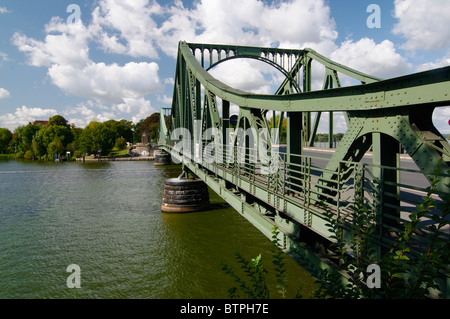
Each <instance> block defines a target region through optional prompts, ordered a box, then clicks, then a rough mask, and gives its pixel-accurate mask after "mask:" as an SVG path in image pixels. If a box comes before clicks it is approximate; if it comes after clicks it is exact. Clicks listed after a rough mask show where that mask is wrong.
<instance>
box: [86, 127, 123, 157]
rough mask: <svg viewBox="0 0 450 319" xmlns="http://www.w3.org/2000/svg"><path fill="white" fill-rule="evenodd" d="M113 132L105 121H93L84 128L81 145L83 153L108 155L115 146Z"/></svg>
mask: <svg viewBox="0 0 450 319" xmlns="http://www.w3.org/2000/svg"><path fill="white" fill-rule="evenodd" d="M114 142H115V140H113V139H112V133H111V131H110V130H109V129H108V127H107V126H106V125H104V124H103V123H99V122H95V121H92V122H91V123H89V125H88V126H86V127H85V128H84V129H83V132H82V133H81V135H80V137H79V145H80V148H81V150H82V151H83V153H87V154H98V153H100V154H101V155H108V154H109V153H110V152H111V150H112V149H113V147H114Z"/></svg>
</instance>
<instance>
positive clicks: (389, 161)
mask: <svg viewBox="0 0 450 319" xmlns="http://www.w3.org/2000/svg"><path fill="white" fill-rule="evenodd" d="M239 58H245V59H256V60H259V61H262V62H264V63H267V64H269V65H271V66H273V67H274V68H276V69H277V70H279V71H280V72H281V73H282V74H283V75H284V76H285V80H284V81H283V82H282V83H281V85H280V86H279V88H278V90H277V91H276V92H275V94H274V95H260V94H252V93H248V92H244V91H242V90H238V89H235V88H232V87H230V86H228V85H226V84H224V83H222V82H220V81H219V80H217V79H215V78H214V77H212V76H211V74H210V73H209V72H208V71H209V70H210V69H211V68H213V67H215V66H217V65H218V64H219V63H223V62H226V61H229V60H231V59H239ZM313 62H314V63H313ZM320 65H321V68H322V69H323V73H324V80H323V85H322V89H321V90H316V91H313V90H312V82H311V76H312V73H313V72H314V69H313V68H315V67H317V66H320ZM341 74H345V75H346V76H349V77H351V78H353V79H354V80H355V81H358V82H359V83H360V84H359V85H355V86H350V87H342V86H341V82H340V79H339V75H341ZM230 105H237V106H239V115H238V122H237V124H236V127H230V121H229V118H230ZM446 105H450V67H446V68H441V69H436V70H431V71H426V72H421V73H416V74H411V75H406V76H402V77H397V78H393V79H387V80H382V79H379V78H376V77H373V76H370V75H367V74H364V73H361V72H358V71H356V70H353V69H351V68H348V67H346V66H343V65H340V64H338V63H335V62H333V61H331V60H329V59H327V58H326V57H323V56H321V55H320V54H318V53H317V52H315V51H313V50H310V49H305V50H289V49H286V50H285V49H278V48H256V47H244V46H231V45H230V46H229V45H216V44H192V43H185V42H180V43H179V50H178V59H177V68H176V74H175V86H174V95H173V105H172V109H171V115H170V125H167V126H166V122H165V119H164V118H163V116H161V118H162V120H161V121H162V122H161V130H160V139H159V146H160V148H162V149H164V150H166V151H168V152H170V153H171V154H172V156H175V157H177V158H178V159H179V160H180V162H182V164H183V167H184V168H185V171H186V172H191V173H193V174H194V175H196V176H198V177H199V178H201V179H203V180H204V181H205V182H206V183H207V184H208V185H209V186H210V187H211V188H212V189H213V190H214V191H216V192H217V193H218V194H219V195H221V196H222V197H223V198H225V199H226V200H227V201H228V202H229V203H230V204H231V205H232V206H233V207H234V208H235V209H236V210H237V211H238V212H240V213H241V214H243V215H244V217H246V218H248V219H249V220H250V221H251V222H252V223H253V224H254V225H255V226H256V227H258V228H259V229H261V231H262V232H263V233H265V234H266V235H268V236H269V237H270V236H271V233H270V228H271V226H272V225H275V224H276V225H277V226H279V228H280V229H281V230H282V231H283V240H284V242H285V243H288V244H286V247H285V248H286V249H287V250H290V248H289V247H290V246H292V247H293V246H296V247H303V248H304V247H306V245H305V243H308V242H311V241H314V242H317V243H322V244H323V245H324V246H326V245H327V244H329V242H331V241H332V239H331V238H330V235H331V234H330V233H329V229H328V226H327V225H326V224H327V219H326V218H325V213H326V212H330V211H331V212H333V213H334V214H336V215H337V216H343V217H344V218H348V216H349V212H350V210H351V207H352V205H353V204H354V203H355V201H356V200H358V199H359V200H361V201H363V202H364V203H365V204H366V205H368V206H369V207H371V208H372V211H373V212H374V214H375V215H376V220H377V222H378V223H379V233H378V234H377V245H378V246H379V247H380V249H382V247H385V246H386V245H388V243H389V241H390V239H389V236H387V234H388V233H389V232H392V231H394V232H395V231H399V230H400V227H401V226H400V225H402V224H403V223H405V222H407V213H408V211H409V210H410V207H411V206H412V205H415V204H414V201H413V200H412V199H411V198H410V196H406V194H407V191H408V190H411V191H414V192H422V193H423V192H424V188H420V187H417V185H407V184H405V183H404V182H403V181H402V180H401V178H400V176H401V175H402V174H405V173H408V174H420V175H423V176H425V177H426V178H427V179H431V178H432V176H433V175H434V170H435V168H436V166H437V165H438V163H439V162H440V160H441V159H443V163H442V168H443V170H444V172H447V171H449V169H450V146H449V144H448V142H447V141H446V140H445V138H443V136H442V135H441V134H440V133H439V131H438V130H437V129H436V128H435V127H434V125H433V123H432V113H433V110H434V109H435V108H436V107H440V106H446ZM322 112H330V121H329V133H330V134H329V136H330V140H329V146H331V144H332V139H331V137H332V135H333V122H332V116H333V112H343V113H344V115H345V119H346V122H347V126H348V129H347V131H346V133H345V134H344V137H343V139H342V140H341V142H340V144H339V146H338V147H337V148H336V150H335V152H334V154H333V156H332V157H331V159H330V160H328V161H327V163H326V164H325V165H323V167H322V168H320V167H318V166H317V163H316V162H317V161H323V159H317V158H312V157H307V156H305V155H304V154H303V148H304V146H310V145H312V141H314V136H315V134H316V132H317V127H318V125H319V121H320V117H321V113H322ZM277 113H278V114H279V115H280V116H279V121H278V123H277V121H276V120H275V115H276V114H277ZM313 113H315V114H316V117H315V120H314V122H313V121H312V120H311V119H312V114H313ZM270 115H272V117H273V118H272V125H273V127H274V128H275V130H274V131H273V132H271V131H270V129H269V127H270V126H269V122H270V118H269V116H270ZM283 119H286V122H287V145H286V151H285V152H284V151H279V150H277V149H275V146H276V144H277V141H276V140H274V138H276V137H277V136H279V134H280V129H281V125H282V121H283ZM177 129H183V135H184V136H183V137H180V135H179V134H178V133H177V134H173V133H174V132H175V131H176V130H177ZM401 149H403V150H404V151H405V152H406V153H407V154H409V156H410V157H411V158H412V159H413V160H414V161H415V163H416V164H417V166H418V168H419V169H418V170H417V171H414V172H412V171H410V170H404V169H402V168H401V167H400V165H399V158H400V150H401ZM368 151H371V154H372V163H370V164H367V163H363V162H362V159H363V157H364V155H365V154H366V153H367V152H368ZM449 184H450V175H448V174H445V173H444V174H442V176H441V182H440V183H439V186H438V190H439V192H440V193H441V194H442V193H446V194H448V193H450V189H449V187H448V185H449ZM445 236H447V239H448V237H450V236H449V235H448V234H446V235H445ZM417 240H420V238H418V239H417ZM418 253H420V252H418ZM318 264H320V265H321V267H330V265H327V264H326V263H323V262H321V261H319V259H318ZM447 288H448V287H444V288H443V289H444V290H445V289H447Z"/></svg>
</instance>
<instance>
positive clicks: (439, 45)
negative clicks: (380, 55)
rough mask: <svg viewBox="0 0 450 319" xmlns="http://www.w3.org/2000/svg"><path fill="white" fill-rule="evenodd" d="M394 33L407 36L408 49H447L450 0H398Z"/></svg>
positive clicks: (406, 45) (449, 32) (406, 46)
mask: <svg viewBox="0 0 450 319" xmlns="http://www.w3.org/2000/svg"><path fill="white" fill-rule="evenodd" d="M394 5H395V9H394V17H395V18H397V19H398V20H399V21H398V23H397V24H396V25H395V26H394V29H393V33H394V34H397V35H401V36H403V37H404V38H406V42H405V43H404V44H403V47H404V48H405V49H407V50H421V49H424V50H430V49H445V48H446V47H448V46H449V45H450V28H448V22H449V21H450V1H442V0H395V2H394Z"/></svg>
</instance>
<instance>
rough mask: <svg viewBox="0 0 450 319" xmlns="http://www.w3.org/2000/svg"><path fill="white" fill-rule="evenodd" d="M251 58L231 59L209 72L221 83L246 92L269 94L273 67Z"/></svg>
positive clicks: (273, 74)
mask: <svg viewBox="0 0 450 319" xmlns="http://www.w3.org/2000/svg"><path fill="white" fill-rule="evenodd" d="M261 64H262V63H261V62H256V61H252V60H242V59H240V60H231V61H227V62H224V63H221V64H219V65H217V66H216V67H215V68H213V69H212V70H211V71H210V73H211V75H212V76H214V77H215V78H216V79H218V80H220V81H222V82H223V83H225V84H227V85H229V86H231V87H234V88H237V89H240V90H244V91H247V92H252V93H257V94H271V93H273V91H274V89H273V88H272V84H274V83H272V81H271V79H272V77H274V76H276V74H275V69H273V68H269V67H268V66H266V65H261Z"/></svg>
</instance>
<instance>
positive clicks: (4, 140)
mask: <svg viewBox="0 0 450 319" xmlns="http://www.w3.org/2000/svg"><path fill="white" fill-rule="evenodd" d="M11 140H12V133H11V132H10V131H9V130H8V129H6V128H0V154H6V153H9V143H10V142H11Z"/></svg>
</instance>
